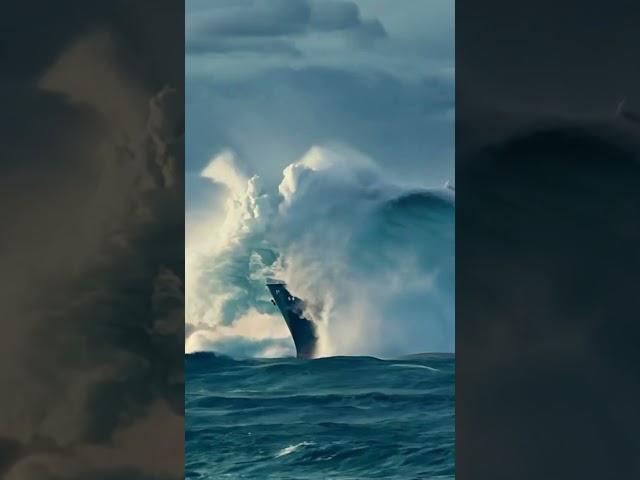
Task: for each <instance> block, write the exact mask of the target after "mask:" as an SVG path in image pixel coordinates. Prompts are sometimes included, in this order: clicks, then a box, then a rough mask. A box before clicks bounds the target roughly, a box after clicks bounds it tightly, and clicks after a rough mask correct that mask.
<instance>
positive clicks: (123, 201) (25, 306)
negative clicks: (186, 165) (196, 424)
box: [0, 6, 184, 479]
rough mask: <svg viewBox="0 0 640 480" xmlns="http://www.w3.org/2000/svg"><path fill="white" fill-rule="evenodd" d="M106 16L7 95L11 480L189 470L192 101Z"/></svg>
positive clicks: (6, 429) (5, 377) (4, 181)
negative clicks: (188, 132) (187, 182)
mask: <svg viewBox="0 0 640 480" xmlns="http://www.w3.org/2000/svg"><path fill="white" fill-rule="evenodd" d="M181 9H182V6H180V10H179V11H182V10H181ZM160 10H162V11H163V12H165V13H164V14H167V15H171V10H166V11H165V10H163V9H160ZM85 13H86V12H85ZM78 15H79V13H78ZM62 18H64V16H62ZM90 18H91V19H92V18H93V17H92V16H90ZM153 18H154V17H153V16H151V17H150V18H149V21H150V22H152V21H153ZM89 20H90V19H89V18H88V19H87V21H88V23H89V25H90V24H92V21H89ZM111 22H113V18H112V17H109V19H108V20H105V21H103V22H101V23H102V25H101V27H100V28H96V29H92V28H89V30H88V31H87V30H86V25H84V24H83V25H82V29H81V30H79V31H78V30H75V31H74V32H73V34H69V37H72V38H71V40H69V38H68V37H65V42H62V43H63V44H64V46H61V45H60V44H58V50H55V49H52V51H51V52H50V53H51V58H46V59H40V58H39V57H36V58H37V59H38V61H41V63H38V65H35V66H33V67H32V68H30V69H28V73H24V76H23V77H22V78H19V79H17V80H16V79H10V80H8V82H9V84H8V86H7V89H6V90H4V91H3V92H2V96H3V103H4V105H5V107H6V109H7V112H8V115H7V120H3V121H1V122H0V126H1V127H2V135H3V137H2V144H3V148H4V154H6V155H7V158H9V159H10V161H7V162H3V175H2V178H1V179H0V183H1V187H2V188H0V191H1V193H0V196H1V203H2V204H3V205H5V206H10V208H8V209H6V210H3V216H2V223H3V225H4V228H3V230H4V231H7V232H8V234H7V235H3V236H2V238H1V239H0V245H1V247H2V248H1V249H0V250H1V251H2V252H3V253H2V254H0V257H1V261H2V264H3V275H4V276H5V282H6V284H7V287H6V288H3V289H2V290H1V291H0V305H2V317H3V318H4V319H6V322H3V326H2V335H1V336H0V360H1V361H0V364H1V367H0V378H1V381H0V383H2V385H3V386H5V387H6V388H5V393H7V392H8V393H7V394H6V395H3V397H2V398H1V399H0V408H1V409H2V411H3V412H4V414H3V415H2V416H0V431H1V432H2V438H3V440H2V442H1V443H2V447H4V446H6V447H7V448H6V452H7V453H6V455H3V456H2V458H0V464H2V465H0V470H2V472H3V478H16V479H23V478H38V479H45V478H75V477H78V478H87V477H91V478H101V477H104V478H108V477H109V476H110V475H112V474H113V475H115V473H113V472H115V471H119V472H121V474H122V472H127V473H128V474H130V477H131V478H136V477H139V478H144V476H145V475H146V476H149V475H152V476H154V478H163V477H167V478H168V477H173V478H178V477H179V475H180V474H181V473H182V465H183V459H182V440H181V439H182V437H181V436H179V435H178V434H177V433H178V432H179V431H181V430H182V423H183V422H182V415H183V400H184V398H183V392H184V390H183V384H184V383H183V382H184V380H183V376H182V368H183V342H184V337H183V328H182V327H183V318H184V317H183V303H184V300H183V287H182V285H183V276H182V275H183V274H182V268H183V266H182V265H183V263H182V258H183V252H184V243H183V241H184V240H183V238H184V237H183V234H184V217H183V215H184V212H183V202H182V199H183V194H182V181H181V180H182V178H181V176H182V173H181V171H182V157H181V156H182V143H181V142H182V139H181V138H180V137H181V133H180V128H179V127H177V124H178V123H179V122H180V121H181V120H182V118H181V109H182V108H183V106H182V105H180V107H179V108H177V109H175V110H172V107H171V102H172V100H171V99H170V97H171V95H172V93H171V91H170V89H163V88H162V86H163V85H164V84H165V80H166V78H165V76H164V75H162V74H159V72H160V71H162V70H163V68H159V69H158V70H156V69H154V68H152V67H151V66H150V65H151V64H152V63H153V61H154V60H152V59H153V58H154V54H153V53H152V52H149V57H147V56H144V57H142V58H144V59H145V61H143V62H141V63H140V64H139V65H138V66H137V67H138V68H135V69H134V68H130V67H131V63H130V61H127V60H126V59H125V57H126V55H124V54H123V50H126V46H127V41H128V40H131V38H130V37H127V35H123V33H122V31H121V30H119V28H116V27H115V26H113V25H112V23H111ZM71 23H72V24H73V22H71ZM120 27H121V28H123V27H122V25H120ZM166 33H167V34H168V33H170V32H166ZM178 33H179V35H178V38H182V37H181V35H182V32H181V29H180V31H178ZM43 35H44V36H45V37H46V34H45V33H43ZM12 41H13V40H12ZM17 43H20V42H17ZM141 43H144V42H141ZM147 46H148V44H147ZM132 48H141V49H143V48H142V47H141V44H140V43H136V45H135V47H132ZM129 60H130V59H129ZM36 63H37V62H36ZM180 65H182V63H180ZM174 66H175V64H174ZM147 68H149V69H150V70H154V71H155V73H157V74H158V77H157V78H155V79H154V80H153V81H151V80H150V78H151V77H153V75H150V74H149V73H148V71H147V70H146V69H147ZM143 71H144V73H141V72H143ZM174 87H175V88H176V90H177V91H180V90H181V88H182V86H181V84H176V85H175V86H174ZM176 93H177V92H176ZM180 104H182V101H181V100H180ZM34 119H35V120H34ZM5 213H6V215H5ZM145 432H146V433H145ZM141 437H145V439H146V441H145V442H141V441H140V438H141ZM132 438H133V439H134V440H131V439H132ZM2 447H0V448H2ZM174 447H178V448H174ZM145 452H147V454H146V455H145ZM153 455H158V456H159V457H161V460H160V461H158V460H157V459H154V460H153V461H150V456H153ZM154 458H155V457H154Z"/></svg>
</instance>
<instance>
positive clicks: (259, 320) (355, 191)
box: [186, 147, 455, 357]
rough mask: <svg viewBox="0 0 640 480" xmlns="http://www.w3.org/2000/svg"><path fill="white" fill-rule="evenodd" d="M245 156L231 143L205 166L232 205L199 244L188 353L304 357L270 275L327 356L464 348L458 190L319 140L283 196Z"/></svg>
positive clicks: (194, 254) (293, 171)
mask: <svg viewBox="0 0 640 480" xmlns="http://www.w3.org/2000/svg"><path fill="white" fill-rule="evenodd" d="M234 162H235V160H234V157H233V155H232V154H231V153H230V152H224V153H223V154H221V155H220V156H218V157H216V158H215V159H214V160H213V161H212V162H211V164H210V165H209V167H207V169H205V175H206V176H207V177H208V178H210V179H211V180H213V181H215V182H217V183H221V184H224V185H226V186H227V190H228V203H227V207H226V211H225V219H224V221H223V222H222V224H221V227H220V228H219V229H218V231H215V232H214V231H211V232H210V235H211V241H210V242H209V243H207V242H205V245H206V246H205V248H202V249H200V250H199V251H193V250H192V251H191V252H189V251H188V255H187V256H188V259H189V261H188V265H187V322H188V326H187V343H186V350H187V351H192V350H207V349H210V350H216V351H219V352H222V353H227V354H231V355H233V356H237V357H282V356H287V355H293V354H294V349H293V344H292V342H291V339H290V338H289V334H288V331H287V330H286V326H285V325H284V322H283V321H282V318H281V317H280V315H279V313H278V312H277V310H276V309H275V307H273V305H271V303H270V301H269V297H268V292H267V291H266V289H265V286H264V284H265V279H266V278H267V277H276V278H280V279H282V280H284V281H286V282H287V284H288V286H289V289H290V290H291V292H292V293H293V294H294V295H296V296H298V297H300V298H303V299H304V300H305V302H306V303H307V305H308V311H307V312H306V314H307V315H308V316H309V317H311V318H312V319H313V320H314V321H315V322H316V323H317V325H318V327H319V331H320V341H321V344H320V350H321V352H320V353H321V355H322V356H328V355H340V354H342V355H377V356H393V355H400V354H404V353H407V352H411V351H453V349H454V337H453V333H454V301H453V299H454V291H453V288H454V208H455V207H454V204H455V200H454V194H453V192H452V191H451V189H447V188H438V189H431V190H429V189H416V188H407V187H402V186H398V185H395V184H393V183H391V182H388V181H387V180H386V175H385V173H384V172H382V171H381V170H380V168H379V167H377V166H376V165H375V163H374V162H372V161H371V160H370V159H368V158H366V157H364V156H363V155H361V154H359V153H357V152H353V151H351V150H348V149H344V148H320V147H314V148H312V149H311V150H310V151H309V152H308V153H307V154H306V155H305V156H304V157H303V158H302V159H300V160H299V161H297V162H294V163H292V164H291V165H289V166H288V167H287V168H286V169H285V170H284V172H283V178H282V181H281V183H280V185H279V186H278V191H277V193H275V192H265V191H263V188H262V186H261V182H260V179H259V178H258V177H255V176H254V177H252V178H247V176H245V175H242V174H240V173H238V172H237V168H236V167H235V163H234ZM188 242H189V238H188ZM188 248H189V247H188Z"/></svg>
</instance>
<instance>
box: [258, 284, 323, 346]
mask: <svg viewBox="0 0 640 480" xmlns="http://www.w3.org/2000/svg"><path fill="white" fill-rule="evenodd" d="M267 288H268V289H269V292H270V293H271V296H272V297H273V299H272V300H271V303H273V304H274V305H275V306H276V307H278V309H279V310H280V313H282V316H283V317H284V321H285V322H286V324H287V327H288V328H289V332H291V337H293V343H294V344H295V346H296V356H297V357H298V358H313V357H314V356H315V354H316V350H317V346H318V333H317V330H316V326H315V324H314V323H313V321H312V320H309V319H307V318H306V317H305V316H304V307H305V304H304V301H302V300H301V299H299V298H298V297H294V296H293V295H291V293H290V292H289V290H287V286H286V284H285V283H284V282H282V281H280V280H273V279H269V280H267Z"/></svg>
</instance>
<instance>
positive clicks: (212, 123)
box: [185, 0, 454, 212]
mask: <svg viewBox="0 0 640 480" xmlns="http://www.w3.org/2000/svg"><path fill="white" fill-rule="evenodd" d="M186 15H187V19H186V22H187V23H186V28H187V32H186V43H187V45H186V49H187V51H186V58H185V62H186V82H187V91H186V109H187V122H186V130H187V131H186V135H187V143H186V145H187V150H186V154H187V157H186V161H187V179H186V182H187V185H186V186H187V211H188V212H194V211H195V209H206V208H208V207H209V206H210V205H211V198H210V196H211V195H212V194H215V190H214V188H215V187H212V186H211V184H210V183H209V182H207V181H204V180H202V179H200V178H199V173H200V171H201V170H202V169H203V168H204V166H205V165H206V164H207V163H208V162H209V160H210V159H211V157H212V156H214V155H215V154H216V153H218V152H219V151H221V150H222V149H227V148H229V149H232V150H234V151H235V152H236V153H237V155H238V160H239V163H240V165H239V166H240V168H241V169H242V170H244V172H245V173H247V174H250V175H252V174H259V175H260V176H262V177H263V178H264V180H265V181H266V183H267V185H274V184H276V183H277V182H279V180H280V178H281V175H282V170H283V168H284V167H285V166H286V165H288V164H289V163H291V162H292V161H294V160H296V159H298V158H299V157H300V156H301V155H302V154H303V153H304V152H305V151H306V150H307V149H308V148H309V147H310V146H312V145H314V144H319V143H327V142H339V143H345V144H348V145H349V146H351V147H354V148H356V149H358V150H360V151H362V152H364V153H365V154H367V155H368V156H370V157H372V158H373V159H374V160H375V161H376V162H377V163H378V164H380V165H382V166H383V167H384V168H385V170H386V171H387V174H388V175H389V176H390V178H391V179H393V180H396V181H401V182H405V183H412V184H416V185H421V186H432V185H438V184H441V183H442V182H444V181H446V180H448V179H451V178H453V175H454V145H453V142H454V129H453V127H454V4H453V2H451V1H449V0H431V1H421V0H410V1H405V2H402V7H401V8H399V6H398V5H397V4H395V3H391V2H388V1H378V0H369V1H367V0H361V1H358V2H347V1H311V0H272V1H269V2H265V1H260V0H238V1H233V2H232V1H217V2H207V1H200V0H198V1H190V2H188V3H187V12H186Z"/></svg>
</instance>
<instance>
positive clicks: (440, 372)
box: [185, 353, 455, 480]
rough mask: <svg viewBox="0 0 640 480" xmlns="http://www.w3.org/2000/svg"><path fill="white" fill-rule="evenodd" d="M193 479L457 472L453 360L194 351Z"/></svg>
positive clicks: (189, 457) (189, 471) (190, 402)
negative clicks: (226, 354)
mask: <svg viewBox="0 0 640 480" xmlns="http://www.w3.org/2000/svg"><path fill="white" fill-rule="evenodd" d="M186 373H187V379H186V380H187V381H186V412H187V415H186V418H185V422H186V425H185V428H186V465H185V477H186V479H188V480H196V479H219V478H245V479H278V480H289V479H291V480H293V479H296V480H315V479H318V480H319V479H326V478H340V479H365V478H366V479H375V478H384V479H402V480H406V479H413V478H416V479H417V478H432V479H453V478H454V476H455V469H454V423H455V417H454V357H453V355H447V354H442V355H437V354H432V355H421V356H412V357H401V358H398V359H394V360H380V359H377V358H372V357H330V358H321V359H316V360H297V359H293V358H287V359H246V360H233V359H231V358H228V357H223V356H218V355H215V354H212V353H197V354H191V355H187V356H186Z"/></svg>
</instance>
